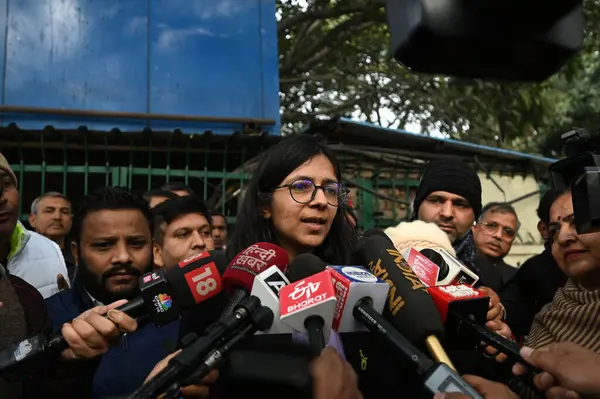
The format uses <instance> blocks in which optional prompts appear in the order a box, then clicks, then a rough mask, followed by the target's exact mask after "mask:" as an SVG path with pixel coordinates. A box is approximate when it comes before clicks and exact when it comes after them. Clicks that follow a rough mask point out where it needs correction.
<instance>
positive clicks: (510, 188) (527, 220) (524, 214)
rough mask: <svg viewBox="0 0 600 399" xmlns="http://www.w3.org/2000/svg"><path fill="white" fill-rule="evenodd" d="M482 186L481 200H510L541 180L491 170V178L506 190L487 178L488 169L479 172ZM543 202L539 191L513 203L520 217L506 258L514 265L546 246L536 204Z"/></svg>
mask: <svg viewBox="0 0 600 399" xmlns="http://www.w3.org/2000/svg"><path fill="white" fill-rule="evenodd" d="M479 178H480V180H481V188H482V204H483V205H485V204H487V203H488V202H493V201H494V202H495V201H501V202H510V201H511V200H513V199H516V198H518V197H521V196H523V195H525V194H529V193H531V192H533V191H536V190H538V188H539V185H538V182H537V181H536V180H535V179H534V178H533V177H531V176H526V177H523V176H512V177H511V176H501V175H499V174H498V173H492V174H491V178H492V179H493V180H494V181H495V182H496V183H498V185H499V186H500V187H501V188H502V190H503V191H504V193H502V191H500V189H498V187H497V186H496V185H495V184H494V182H493V181H492V180H491V179H488V178H487V177H486V175H485V173H479ZM539 202H540V195H539V194H536V195H533V196H531V197H529V198H526V199H524V200H521V201H519V202H516V203H514V204H512V205H513V207H514V208H515V210H516V211H517V215H518V216H519V220H520V221H521V228H520V229H519V236H518V237H517V239H516V240H515V242H514V244H513V246H512V248H511V251H510V253H509V254H508V256H507V257H506V259H505V261H506V263H508V264H511V265H513V266H519V265H520V264H521V263H523V262H524V261H525V260H527V259H528V258H530V257H532V256H533V255H537V254H539V253H540V252H542V251H543V250H544V246H543V241H542V237H541V236H540V233H539V232H538V231H537V223H538V221H539V219H538V217H537V213H536V210H537V207H538V204H539Z"/></svg>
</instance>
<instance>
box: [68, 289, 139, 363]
mask: <svg viewBox="0 0 600 399" xmlns="http://www.w3.org/2000/svg"><path fill="white" fill-rule="evenodd" d="M126 303H127V301H125V300H120V301H117V302H113V303H111V304H110V305H107V306H97V307H95V308H92V309H90V310H87V311H85V312H84V313H82V314H80V315H79V316H78V317H76V318H75V319H74V320H73V321H71V323H65V324H64V325H63V326H62V329H61V332H62V335H63V337H64V339H65V341H66V343H67V344H68V345H69V347H68V349H65V350H64V351H63V352H62V353H61V357H62V358H63V359H65V360H80V359H91V358H93V357H96V356H100V355H102V354H104V353H106V352H107V351H108V350H109V349H110V346H111V344H112V343H113V342H114V341H115V340H116V339H118V338H119V337H120V336H121V334H122V333H129V332H133V331H135V330H136V329H137V322H136V321H135V320H134V319H133V318H131V317H129V316H127V315H126V314H125V313H123V312H121V311H119V310H117V309H116V308H117V307H119V306H122V305H125V304H126ZM104 314H106V317H104V316H103V315H104Z"/></svg>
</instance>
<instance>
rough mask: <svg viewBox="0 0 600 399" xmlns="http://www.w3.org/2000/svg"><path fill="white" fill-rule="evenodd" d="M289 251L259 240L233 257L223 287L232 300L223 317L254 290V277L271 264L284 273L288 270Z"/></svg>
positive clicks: (226, 271)
mask: <svg viewBox="0 0 600 399" xmlns="http://www.w3.org/2000/svg"><path fill="white" fill-rule="evenodd" d="M288 262H289V256H288V254H287V252H286V251H285V250H284V249H283V248H281V247H279V246H277V245H275V244H271V243H270V242H257V243H256V244H253V245H251V246H250V247H248V248H246V249H245V250H243V251H242V252H240V253H239V254H237V255H236V256H235V258H233V260H232V261H231V262H230V263H229V266H227V269H226V270H225V273H223V288H224V289H225V291H226V292H227V293H228V294H230V300H229V303H228V305H227V306H226V308H225V310H224V311H223V313H222V315H221V317H226V316H228V315H229V314H231V312H232V311H233V309H234V308H235V307H236V306H237V305H238V303H239V302H240V301H241V300H242V299H244V298H246V297H247V296H248V295H249V293H250V291H251V290H252V284H253V283H254V278H255V277H256V276H257V275H258V274H260V273H262V272H263V271H265V270H267V269H268V268H269V267H271V266H276V267H277V268H278V269H279V270H281V271H282V272H283V273H285V272H286V271H287V267H288Z"/></svg>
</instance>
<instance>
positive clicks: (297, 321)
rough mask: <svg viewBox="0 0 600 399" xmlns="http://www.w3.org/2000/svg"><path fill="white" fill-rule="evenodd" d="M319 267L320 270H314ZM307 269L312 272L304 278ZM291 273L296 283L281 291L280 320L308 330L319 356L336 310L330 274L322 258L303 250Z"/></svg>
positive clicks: (300, 330) (311, 346) (304, 330)
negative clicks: (314, 272)
mask: <svg viewBox="0 0 600 399" xmlns="http://www.w3.org/2000/svg"><path fill="white" fill-rule="evenodd" d="M318 270H321V271H320V272H318V273H316V274H312V273H311V272H312V271H318ZM307 273H311V274H312V275H309V276H308V277H304V278H302V277H303V276H305V275H306V274H307ZM288 276H289V278H290V280H291V281H292V282H293V283H292V284H290V285H286V286H284V287H283V288H282V289H281V291H280V297H279V299H280V314H281V321H282V322H283V323H285V324H287V325H288V326H290V327H291V328H293V329H294V330H296V331H299V332H306V333H307V335H308V344H309V347H310V349H311V351H312V352H313V354H314V355H315V356H318V355H319V354H320V353H321V351H322V350H323V349H324V348H325V343H326V342H328V341H329V336H330V333H331V322H332V320H333V314H334V312H335V303H336V297H335V290H334V288H333V283H332V281H331V275H330V274H329V272H328V271H326V270H325V264H324V263H323V261H321V260H320V259H319V258H317V257H316V256H314V255H312V254H302V255H299V256H297V257H296V259H294V262H293V265H292V266H291V267H290V272H289V275H288ZM298 277H300V278H298Z"/></svg>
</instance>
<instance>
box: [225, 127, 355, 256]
mask: <svg viewBox="0 0 600 399" xmlns="http://www.w3.org/2000/svg"><path fill="white" fill-rule="evenodd" d="M347 196H348V189H347V188H346V186H344V184H342V174H341V171H340V165H339V162H338V161H337V159H336V158H335V156H334V155H333V153H332V152H331V150H330V149H328V148H327V147H326V146H325V145H323V144H321V143H319V142H318V141H317V140H316V139H315V138H313V137H311V136H304V135H299V136H294V137H289V138H286V139H284V140H282V141H280V142H279V143H278V144H277V145H275V146H273V147H271V148H270V149H269V150H267V151H266V152H265V153H264V155H263V157H262V158H261V160H260V162H259V164H258V167H257V168H256V170H255V171H254V174H253V176H252V180H251V181H250V182H249V184H248V186H247V188H246V193H245V194H244V198H243V200H242V206H241V207H240V212H239V214H238V215H237V218H236V225H235V232H234V233H233V236H232V237H231V238H230V241H229V243H228V245H227V256H228V258H229V259H233V257H234V256H235V255H237V254H238V253H239V252H241V251H243V250H244V249H245V248H248V247H249V246H250V245H252V244H254V243H256V242H264V241H266V242H271V243H273V244H276V245H279V246H280V247H281V248H283V249H284V250H286V251H287V253H288V255H289V257H290V263H291V262H292V260H293V259H294V258H295V257H296V256H297V255H299V254H303V253H313V254H314V255H316V256H317V257H319V258H320V259H321V260H323V261H324V262H326V263H330V264H337V265H343V264H348V263H349V261H350V259H349V257H350V253H351V251H352V250H353V249H354V247H355V245H356V242H357V239H358V238H357V235H356V233H355V230H354V229H353V227H352V226H351V225H350V223H349V222H348V221H347V220H346V215H345V212H346V211H345V207H343V206H341V205H343V204H344V203H345V202H346V199H347Z"/></svg>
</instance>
